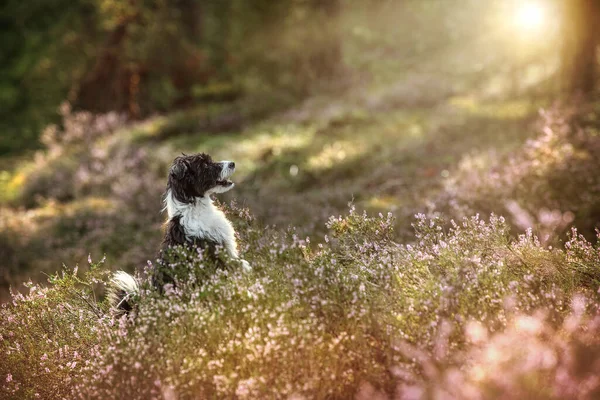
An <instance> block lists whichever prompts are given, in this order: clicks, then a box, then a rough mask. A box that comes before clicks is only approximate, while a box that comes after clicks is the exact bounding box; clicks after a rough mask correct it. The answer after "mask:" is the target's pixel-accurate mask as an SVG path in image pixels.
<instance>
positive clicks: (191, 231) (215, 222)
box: [180, 204, 234, 244]
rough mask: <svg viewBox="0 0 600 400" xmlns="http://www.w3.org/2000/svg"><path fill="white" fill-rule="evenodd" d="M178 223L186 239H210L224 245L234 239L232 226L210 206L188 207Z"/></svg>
mask: <svg viewBox="0 0 600 400" xmlns="http://www.w3.org/2000/svg"><path fill="white" fill-rule="evenodd" d="M180 222H181V224H182V226H183V229H184V232H185V235H186V237H187V238H188V239H193V238H201V239H210V240H212V241H214V242H216V243H219V244H225V243H227V242H229V241H231V240H232V239H233V238H234V230H233V226H232V225H231V223H230V222H229V220H228V219H227V218H226V217H225V214H223V212H222V211H221V210H219V209H217V208H216V207H215V206H213V205H212V204H210V205H201V206H196V207H190V208H189V209H187V210H186V212H183V213H182V216H181V220H180Z"/></svg>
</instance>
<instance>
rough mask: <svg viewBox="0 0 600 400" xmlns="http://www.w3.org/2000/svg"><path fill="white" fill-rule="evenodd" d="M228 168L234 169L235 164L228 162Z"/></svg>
mask: <svg viewBox="0 0 600 400" xmlns="http://www.w3.org/2000/svg"><path fill="white" fill-rule="evenodd" d="M229 168H231V169H234V168H235V163H234V162H233V161H230V162H229Z"/></svg>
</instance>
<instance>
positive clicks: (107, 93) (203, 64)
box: [0, 0, 343, 153]
mask: <svg viewBox="0 0 600 400" xmlns="http://www.w3.org/2000/svg"><path fill="white" fill-rule="evenodd" d="M342 3H343V2H342V0H280V1H277V2H274V1H272V0H219V1H201V0H129V1H122V0H45V1H42V2H23V1H21V0H5V2H4V3H3V4H2V5H0V33H1V34H2V40H1V41H0V57H2V64H1V65H0V78H1V80H0V112H1V113H2V117H3V118H2V121H1V122H0V123H2V127H1V128H6V130H5V131H8V132H11V133H10V134H4V135H3V136H2V137H0V153H2V152H7V151H14V150H16V149H18V148H20V147H24V146H31V144H32V143H33V144H35V143H36V139H37V137H38V135H39V132H40V131H41V128H43V126H44V125H45V124H47V123H49V122H57V121H56V120H57V108H58V105H59V104H60V103H61V102H62V101H64V100H65V99H67V100H69V101H70V102H71V103H72V105H73V107H74V108H75V109H86V110H90V111H93V112H105V111H109V110H118V111H124V112H127V113H128V114H129V115H130V116H132V117H136V118H137V117H143V116H144V115H147V114H149V113H152V112H156V111H159V112H163V111H168V110H170V109H173V108H178V107H183V106H186V105H189V104H191V103H192V102H194V101H199V100H202V99H215V98H218V99H227V100H229V99H232V98H235V97H236V96H238V95H239V94H240V93H241V92H242V91H243V90H248V91H256V90H260V91H263V92H264V91H272V90H278V91H280V92H285V93H286V94H291V95H292V96H293V95H304V94H306V93H307V92H308V91H310V89H311V87H314V86H315V85H314V84H315V82H319V81H322V80H332V79H333V78H336V77H337V75H338V71H339V66H340V64H341V61H342V49H341V41H340V38H339V34H338V26H337V25H338V24H337V20H338V16H339V14H340V10H341V7H342ZM220 92H226V95H223V94H221V93H220ZM206 93H209V96H207V95H206Z"/></svg>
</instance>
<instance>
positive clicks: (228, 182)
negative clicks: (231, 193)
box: [217, 179, 233, 187]
mask: <svg viewBox="0 0 600 400" xmlns="http://www.w3.org/2000/svg"><path fill="white" fill-rule="evenodd" d="M217 185H218V186H223V187H229V186H233V182H232V181H231V180H229V179H219V180H217Z"/></svg>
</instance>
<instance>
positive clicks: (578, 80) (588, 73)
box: [562, 0, 600, 97]
mask: <svg viewBox="0 0 600 400" xmlns="http://www.w3.org/2000/svg"><path fill="white" fill-rule="evenodd" d="M565 7H566V9H565V12H564V13H563V15H564V16H565V21H564V33H563V35H564V36H563V37H564V43H563V54H562V63H563V74H564V75H563V82H564V85H565V90H566V91H567V92H568V93H571V94H577V95H583V96H586V97H587V96H590V95H591V94H592V92H593V91H594V89H595V83H596V72H597V53H596V52H597V48H598V33H599V29H598V22H600V19H599V15H600V0H569V1H566V2H565Z"/></svg>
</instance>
